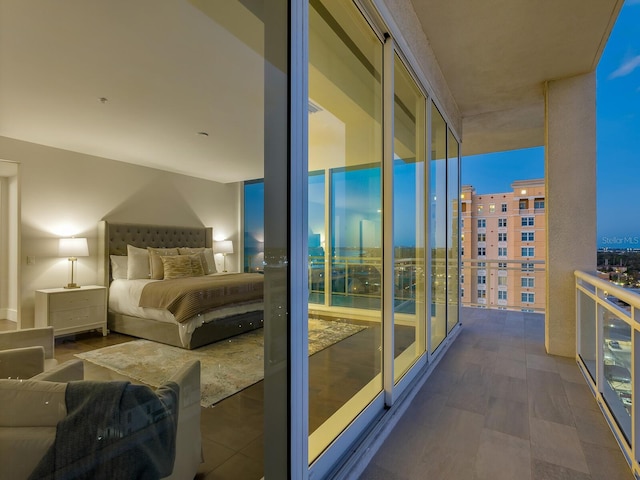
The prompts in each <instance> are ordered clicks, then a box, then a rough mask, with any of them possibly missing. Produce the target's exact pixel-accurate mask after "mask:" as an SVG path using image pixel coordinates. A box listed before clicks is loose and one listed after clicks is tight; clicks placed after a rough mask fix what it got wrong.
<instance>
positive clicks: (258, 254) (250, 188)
mask: <svg viewBox="0 0 640 480" xmlns="http://www.w3.org/2000/svg"><path fill="white" fill-rule="evenodd" d="M244 205H245V207H244V271H245V272H262V271H264V181H262V180H256V181H250V182H245V184H244Z"/></svg>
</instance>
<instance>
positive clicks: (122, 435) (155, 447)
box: [29, 381, 180, 480]
mask: <svg viewBox="0 0 640 480" xmlns="http://www.w3.org/2000/svg"><path fill="white" fill-rule="evenodd" d="M179 388H180V387H179V386H178V385H177V384H176V383H173V382H171V383H169V384H167V385H165V386H163V387H160V388H158V389H157V390H156V391H153V390H152V389H151V388H149V387H147V386H144V385H132V384H131V383H129V382H92V381H79V382H70V383H69V384H68V385H67V390H66V396H65V401H66V405H67V416H66V417H65V418H64V419H63V420H61V421H60V422H59V423H58V425H57V428H56V439H55V442H54V444H53V445H52V446H51V448H50V449H49V451H48V452H47V453H46V454H45V456H44V457H43V458H42V460H41V461H40V463H39V464H38V466H37V467H36V469H35V470H34V471H33V473H32V474H31V476H30V477H29V478H30V479H33V480H35V479H51V480H54V479H55V480H63V479H64V480H67V479H87V480H89V479H91V480H101V479H104V480H114V479H127V480H129V479H145V480H147V479H148V480H151V479H158V478H162V477H166V476H168V475H170V474H171V472H172V470H173V462H174V460H175V439H176V429H177V424H178V397H179Z"/></svg>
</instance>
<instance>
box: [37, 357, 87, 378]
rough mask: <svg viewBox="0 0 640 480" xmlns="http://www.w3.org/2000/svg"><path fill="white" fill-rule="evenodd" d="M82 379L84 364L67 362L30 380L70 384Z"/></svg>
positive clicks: (79, 361)
mask: <svg viewBox="0 0 640 480" xmlns="http://www.w3.org/2000/svg"><path fill="white" fill-rule="evenodd" d="M83 379H84V363H83V362H82V360H69V361H67V362H64V363H61V364H60V365H58V366H57V367H55V368H52V369H51V370H47V371H46V372H43V373H40V374H39V375H36V376H35V377H33V378H32V379H31V380H45V381H47V382H64V383H66V382H71V381H73V380H83Z"/></svg>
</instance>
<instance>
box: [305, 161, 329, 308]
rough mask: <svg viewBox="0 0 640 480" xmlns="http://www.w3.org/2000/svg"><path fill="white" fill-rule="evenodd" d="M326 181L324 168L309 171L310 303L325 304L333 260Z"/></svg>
mask: <svg viewBox="0 0 640 480" xmlns="http://www.w3.org/2000/svg"><path fill="white" fill-rule="evenodd" d="M326 183H327V182H326V181H325V174H324V170H321V171H319V172H309V208H308V212H309V240H308V247H309V303H317V304H320V305H324V303H325V278H331V276H330V275H327V272H326V271H325V270H326V268H327V265H328V264H330V262H331V256H330V255H329V253H328V251H327V248H326V246H327V230H326V228H327V225H326V222H325V206H326V202H325V192H326Z"/></svg>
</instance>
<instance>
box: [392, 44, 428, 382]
mask: <svg viewBox="0 0 640 480" xmlns="http://www.w3.org/2000/svg"><path fill="white" fill-rule="evenodd" d="M393 85H394V108H393V119H394V129H393V132H394V142H393V148H394V162H393V182H394V183H393V203H394V209H393V225H394V228H393V249H394V258H395V259H394V271H393V279H394V280H393V281H394V290H395V292H394V358H395V365H394V380H395V381H398V379H399V378H400V377H401V376H402V375H403V374H404V373H405V372H406V371H407V370H408V369H409V367H410V366H411V365H412V364H413V363H414V362H415V360H416V359H417V358H418V357H419V356H420V355H421V354H423V353H424V351H425V339H426V334H425V330H426V322H425V307H426V305H425V296H426V287H425V209H424V205H425V191H426V188H425V179H426V177H425V156H426V150H425V145H426V135H425V134H426V121H427V118H426V117H427V116H426V98H425V96H424V95H423V93H422V91H421V90H420V89H419V88H418V85H417V84H416V82H415V80H414V79H413V77H412V75H411V74H410V72H409V70H408V69H407V67H405V65H404V64H403V62H402V61H401V59H400V57H399V56H398V55H397V54H395V56H394V83H393Z"/></svg>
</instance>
